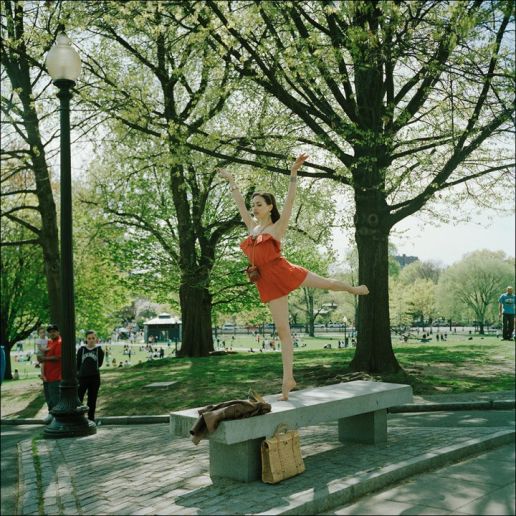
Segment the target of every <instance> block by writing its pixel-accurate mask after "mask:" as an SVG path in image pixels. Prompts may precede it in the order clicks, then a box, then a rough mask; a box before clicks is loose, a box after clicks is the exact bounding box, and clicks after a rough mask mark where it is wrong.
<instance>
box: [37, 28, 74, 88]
mask: <svg viewBox="0 0 516 516" xmlns="http://www.w3.org/2000/svg"><path fill="white" fill-rule="evenodd" d="M45 64H46V67H47V71H48V73H49V74H50V77H52V82H54V83H55V82H56V81H60V80H66V81H73V82H74V83H75V81H76V80H77V78H78V77H79V75H80V73H81V58H80V57H79V54H78V53H77V52H76V51H75V50H74V49H73V48H72V42H71V41H70V38H69V37H68V36H67V35H66V34H65V33H64V32H62V33H61V34H59V35H58V36H57V40H56V44H55V45H54V46H53V47H52V48H51V49H50V51H49V52H48V54H47V59H46V61H45Z"/></svg>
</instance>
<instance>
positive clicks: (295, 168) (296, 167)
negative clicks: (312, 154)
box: [290, 152, 309, 174]
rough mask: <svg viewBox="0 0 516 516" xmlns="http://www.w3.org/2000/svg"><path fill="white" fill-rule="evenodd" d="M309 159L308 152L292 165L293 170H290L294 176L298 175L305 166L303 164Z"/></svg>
mask: <svg viewBox="0 0 516 516" xmlns="http://www.w3.org/2000/svg"><path fill="white" fill-rule="evenodd" d="M308 158H309V156H308V154H307V153H306V152H303V153H301V154H300V155H299V156H298V157H297V159H296V161H294V164H293V165H292V168H291V169H290V172H291V173H292V174H297V171H298V170H299V169H300V168H301V167H302V166H303V163H304V162H305V161H306V160H307V159H308Z"/></svg>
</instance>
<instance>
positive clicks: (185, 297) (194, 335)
mask: <svg viewBox="0 0 516 516" xmlns="http://www.w3.org/2000/svg"><path fill="white" fill-rule="evenodd" d="M179 300H180V303H181V322H182V337H181V341H182V344H181V349H180V350H179V351H178V356H180V357H205V356H208V355H209V353H210V351H213V336H212V327H211V294H210V291H209V289H208V288H205V287H199V285H198V278H195V281H194V280H192V278H187V277H185V278H184V280H183V281H182V282H181V287H180V288H179Z"/></svg>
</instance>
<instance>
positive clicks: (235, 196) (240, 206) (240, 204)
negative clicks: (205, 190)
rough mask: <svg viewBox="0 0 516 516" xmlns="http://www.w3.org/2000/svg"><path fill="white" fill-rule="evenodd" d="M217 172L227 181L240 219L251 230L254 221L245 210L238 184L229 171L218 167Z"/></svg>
mask: <svg viewBox="0 0 516 516" xmlns="http://www.w3.org/2000/svg"><path fill="white" fill-rule="evenodd" d="M217 172H218V173H219V176H220V177H222V178H224V179H225V180H226V181H227V182H228V183H229V191H230V192H231V195H232V196H233V199H234V201H235V204H236V205H237V207H238V211H239V212H240V216H241V217H242V220H243V221H244V224H245V225H246V226H247V229H248V230H249V231H251V229H253V228H254V226H256V223H255V222H254V220H253V218H252V217H251V215H250V214H249V212H248V211H247V208H246V206H245V200H244V198H243V196H242V194H241V193H240V190H239V189H238V186H237V185H236V183H235V178H234V176H233V174H231V172H228V171H227V170H224V169H223V168H219V169H218V170H217Z"/></svg>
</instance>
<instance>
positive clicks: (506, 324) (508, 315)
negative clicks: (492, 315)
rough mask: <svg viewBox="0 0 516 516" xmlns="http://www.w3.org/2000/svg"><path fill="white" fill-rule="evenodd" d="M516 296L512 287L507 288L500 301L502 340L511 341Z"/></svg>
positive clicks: (499, 314)
mask: <svg viewBox="0 0 516 516" xmlns="http://www.w3.org/2000/svg"><path fill="white" fill-rule="evenodd" d="M515 308H516V306H515V296H514V294H513V292H512V287H507V290H506V291H505V293H504V294H502V295H501V296H500V298H499V299H498V318H499V319H502V338H503V340H511V339H512V332H513V331H514V314H515Z"/></svg>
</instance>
